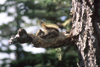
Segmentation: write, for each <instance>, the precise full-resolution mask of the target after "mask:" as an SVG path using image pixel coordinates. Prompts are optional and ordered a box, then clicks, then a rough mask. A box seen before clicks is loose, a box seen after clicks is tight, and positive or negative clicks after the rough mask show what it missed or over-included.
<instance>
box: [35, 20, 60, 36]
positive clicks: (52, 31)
mask: <svg viewBox="0 0 100 67" xmlns="http://www.w3.org/2000/svg"><path fill="white" fill-rule="evenodd" d="M39 23H40V25H41V26H42V27H43V28H44V30H41V29H40V30H39V31H38V32H37V33H36V35H37V36H40V37H41V38H52V37H57V36H58V35H59V27H58V26H57V25H56V24H45V22H44V21H42V20H39Z"/></svg>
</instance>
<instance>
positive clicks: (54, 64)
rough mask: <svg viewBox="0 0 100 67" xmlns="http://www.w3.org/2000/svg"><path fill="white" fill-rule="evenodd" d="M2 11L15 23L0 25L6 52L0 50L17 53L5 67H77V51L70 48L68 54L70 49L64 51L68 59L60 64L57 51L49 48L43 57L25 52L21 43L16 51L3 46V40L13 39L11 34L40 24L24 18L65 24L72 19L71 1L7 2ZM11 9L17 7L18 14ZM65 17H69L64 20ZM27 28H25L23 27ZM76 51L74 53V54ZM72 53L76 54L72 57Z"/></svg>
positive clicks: (24, 0) (30, 0)
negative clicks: (70, 14) (8, 66)
mask: <svg viewBox="0 0 100 67" xmlns="http://www.w3.org/2000/svg"><path fill="white" fill-rule="evenodd" d="M0 8H1V9H0V12H1V13H4V12H6V13H7V15H8V16H9V17H13V20H12V21H9V22H7V23H4V24H2V25H0V33H1V34H0V41H1V44H2V47H6V48H7V49H6V50H2V47H0V51H1V52H4V53H7V54H10V53H12V52H13V53H15V54H16V59H15V60H11V59H10V58H6V59H5V60H10V61H11V62H8V63H6V62H4V61H5V60H2V61H3V62H4V63H3V64H2V67H6V66H7V65H8V64H9V63H10V67H25V66H26V67H28V66H33V67H75V66H76V61H77V60H76V58H77V55H76V51H74V50H75V49H73V48H72V49H70V51H68V53H67V51H65V50H66V49H67V48H66V47H64V48H62V49H63V50H62V52H65V53H66V54H65V56H64V57H62V58H63V60H62V61H59V60H58V59H57V57H56V54H55V53H56V52H55V50H54V49H51V48H46V52H45V53H42V54H33V53H30V52H26V51H24V50H23V48H22V46H21V44H19V43H17V44H13V45H14V46H16V49H15V50H11V49H10V48H9V46H10V44H7V45H5V43H2V40H3V39H7V40H8V39H9V38H10V36H11V35H15V34H16V33H17V30H18V29H19V28H21V27H22V28H23V27H29V26H34V25H37V23H36V24H33V23H32V22H30V23H28V22H25V19H23V17H24V16H25V17H28V18H29V19H30V20H33V19H35V20H39V19H42V20H44V21H46V22H48V23H57V22H60V23H62V22H64V21H65V20H67V19H68V18H70V17H71V16H69V13H70V9H71V1H70V0H6V2H5V3H4V4H1V5H0ZM10 8H15V10H14V11H11V10H9V9H10ZM61 17H65V19H64V20H62V19H61ZM23 25H24V26H23ZM73 51H74V53H73ZM70 53H73V54H71V55H70Z"/></svg>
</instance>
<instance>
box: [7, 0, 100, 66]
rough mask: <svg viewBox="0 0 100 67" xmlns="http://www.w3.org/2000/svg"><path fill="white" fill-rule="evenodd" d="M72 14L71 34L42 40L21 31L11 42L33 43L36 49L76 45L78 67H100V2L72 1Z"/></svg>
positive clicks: (97, 0)
mask: <svg viewBox="0 0 100 67" xmlns="http://www.w3.org/2000/svg"><path fill="white" fill-rule="evenodd" d="M72 14H73V20H72V29H71V31H70V32H66V33H59V35H58V36H56V37H51V38H41V37H40V36H36V35H33V34H27V33H26V31H25V30H24V29H20V30H19V31H18V34H17V35H16V36H15V37H12V38H11V39H10V40H9V42H10V43H17V42H20V43H27V42H31V43H32V44H33V45H34V46H35V47H53V48H56V47H61V46H66V45H72V44H73V45H75V44H76V45H77V48H78V54H79V62H78V63H77V64H78V67H97V66H98V67H100V0H72ZM44 33H45V32H44ZM50 34H53V32H50ZM49 36H50V35H48V37H49Z"/></svg>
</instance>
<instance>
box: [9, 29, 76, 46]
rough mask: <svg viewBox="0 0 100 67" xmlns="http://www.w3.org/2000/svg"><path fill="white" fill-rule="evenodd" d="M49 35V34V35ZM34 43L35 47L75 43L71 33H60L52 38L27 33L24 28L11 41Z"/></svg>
mask: <svg viewBox="0 0 100 67" xmlns="http://www.w3.org/2000/svg"><path fill="white" fill-rule="evenodd" d="M48 36H49V35H48ZM17 42H19V43H29V42H30V43H32V44H33V45H34V46H35V47H53V48H56V47H61V46H66V45H72V44H73V43H75V41H74V40H72V37H71V35H70V33H68V32H67V33H59V36H57V37H52V38H41V37H40V36H36V35H34V34H29V33H26V31H25V30H24V29H19V30H18V33H17V35H16V36H15V37H11V39H10V40H9V43H10V44H11V43H17Z"/></svg>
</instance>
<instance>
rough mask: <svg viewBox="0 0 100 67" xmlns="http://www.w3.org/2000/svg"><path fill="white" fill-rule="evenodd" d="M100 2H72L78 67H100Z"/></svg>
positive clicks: (75, 0)
mask: <svg viewBox="0 0 100 67" xmlns="http://www.w3.org/2000/svg"><path fill="white" fill-rule="evenodd" d="M99 9H100V1H99V0H72V10H71V11H72V14H73V21H72V31H71V33H72V36H77V37H78V39H77V43H76V45H77V48H78V54H79V62H78V67H96V66H98V67H100V35H99V34H100V25H99V19H100V18H99V17H100V12H99Z"/></svg>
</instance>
